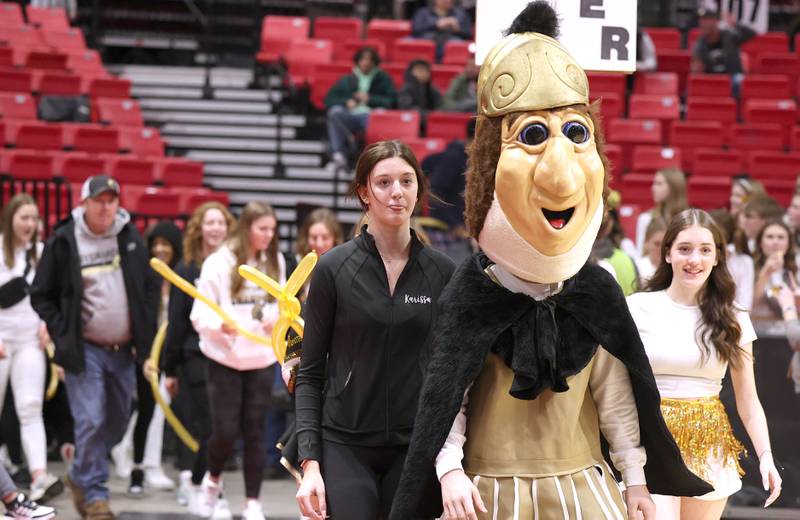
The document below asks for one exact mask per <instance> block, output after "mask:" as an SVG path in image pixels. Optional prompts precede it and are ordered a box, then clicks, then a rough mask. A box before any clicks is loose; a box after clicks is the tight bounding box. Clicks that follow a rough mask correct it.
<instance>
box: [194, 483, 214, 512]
mask: <svg viewBox="0 0 800 520" xmlns="http://www.w3.org/2000/svg"><path fill="white" fill-rule="evenodd" d="M204 496H205V495H204V493H203V488H202V486H197V487H195V488H194V489H192V491H191V494H190V495H189V514H190V515H192V516H199V517H200V518H211V515H212V514H213V513H214V508H213V507H212V506H211V505H209V504H208V503H207V501H206V500H205V499H204Z"/></svg>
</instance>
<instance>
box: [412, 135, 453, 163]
mask: <svg viewBox="0 0 800 520" xmlns="http://www.w3.org/2000/svg"><path fill="white" fill-rule="evenodd" d="M403 142H404V143H405V144H406V145H408V147H409V148H411V151H412V152H414V156H415V157H416V158H417V161H418V162H419V163H420V164H421V163H422V161H424V160H425V158H426V157H428V156H429V155H433V154H435V153H439V152H441V151H443V150H444V149H445V148H446V147H447V141H446V140H444V139H440V138H437V137H412V138H407V139H405V140H404V141H403Z"/></svg>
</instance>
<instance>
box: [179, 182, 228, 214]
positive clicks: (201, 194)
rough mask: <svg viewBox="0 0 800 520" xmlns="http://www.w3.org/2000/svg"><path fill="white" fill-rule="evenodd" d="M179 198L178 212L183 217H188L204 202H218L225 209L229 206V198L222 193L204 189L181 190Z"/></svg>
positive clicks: (225, 193) (226, 194)
mask: <svg viewBox="0 0 800 520" xmlns="http://www.w3.org/2000/svg"><path fill="white" fill-rule="evenodd" d="M179 196H180V202H179V205H180V212H181V213H183V214H184V215H190V214H191V213H192V212H193V211H194V210H195V209H197V207H198V206H200V205H201V204H203V203H205V202H211V201H214V202H219V203H220V204H222V205H223V206H225V207H227V206H229V205H230V197H229V196H228V193H227V192H224V191H213V190H209V189H206V188H183V189H182V190H181V191H180V192H179Z"/></svg>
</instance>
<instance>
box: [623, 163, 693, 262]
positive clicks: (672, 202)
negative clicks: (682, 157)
mask: <svg viewBox="0 0 800 520" xmlns="http://www.w3.org/2000/svg"><path fill="white" fill-rule="evenodd" d="M653 202H654V203H655V206H654V207H653V208H651V209H650V210H649V211H646V212H643V213H642V214H641V215H639V218H638V219H637V220H636V249H637V252H638V254H639V256H642V252H643V250H644V249H643V248H644V240H645V239H644V235H645V231H646V230H647V225H648V224H650V221H651V220H653V219H654V218H656V217H660V218H661V219H662V220H663V221H664V222H671V221H672V217H674V216H675V215H677V214H678V213H680V212H681V211H683V210H685V209H686V208H688V207H689V202H688V200H687V198H686V175H685V174H684V173H683V172H682V171H681V170H679V169H677V168H665V169H663V170H659V171H657V172H656V174H655V175H654V176H653Z"/></svg>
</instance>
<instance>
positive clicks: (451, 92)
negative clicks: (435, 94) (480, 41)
mask: <svg viewBox="0 0 800 520" xmlns="http://www.w3.org/2000/svg"><path fill="white" fill-rule="evenodd" d="M478 72H480V67H478V66H477V65H476V64H475V60H474V58H473V57H470V58H469V59H468V60H467V63H466V65H464V72H462V73H461V74H459V75H458V76H456V77H455V78H453V80H452V81H451V82H450V86H449V87H448V88H447V92H445V94H444V101H443V102H442V110H447V111H449V112H470V113H472V112H475V111H476V110H477V109H478V97H477V89H478Z"/></svg>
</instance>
